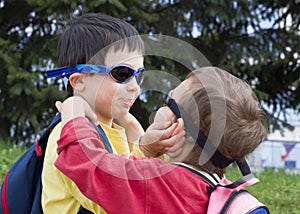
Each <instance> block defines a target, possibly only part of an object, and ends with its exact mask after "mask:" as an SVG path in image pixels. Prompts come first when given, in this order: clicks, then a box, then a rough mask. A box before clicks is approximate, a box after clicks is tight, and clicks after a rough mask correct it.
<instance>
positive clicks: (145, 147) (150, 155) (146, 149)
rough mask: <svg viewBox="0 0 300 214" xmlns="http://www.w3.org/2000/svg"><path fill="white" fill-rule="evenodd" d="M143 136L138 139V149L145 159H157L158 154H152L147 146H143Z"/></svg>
mask: <svg viewBox="0 0 300 214" xmlns="http://www.w3.org/2000/svg"><path fill="white" fill-rule="evenodd" d="M142 139H143V136H141V137H140V138H139V141H138V142H139V149H140V150H141V151H142V152H143V154H144V155H145V157H158V156H159V155H160V154H159V153H157V152H153V151H152V150H151V149H150V148H149V145H147V144H144V143H143V142H142Z"/></svg>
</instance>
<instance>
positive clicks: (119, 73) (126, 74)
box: [110, 67, 133, 83]
mask: <svg viewBox="0 0 300 214" xmlns="http://www.w3.org/2000/svg"><path fill="white" fill-rule="evenodd" d="M110 73H111V75H112V77H113V78H114V79H116V80H117V81H118V82H121V83H122V82H126V81H128V80H129V79H130V78H131V77H132V75H133V71H132V70H131V69H130V68H126V67H116V68H114V69H112V70H111V72H110Z"/></svg>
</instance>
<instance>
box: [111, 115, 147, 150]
mask: <svg viewBox="0 0 300 214" xmlns="http://www.w3.org/2000/svg"><path fill="white" fill-rule="evenodd" d="M117 122H118V124H119V125H120V126H122V127H123V128H125V131H126V136H127V140H128V142H129V143H134V142H136V141H137V140H138V139H139V138H140V137H141V136H142V135H144V133H145V131H144V129H143V127H142V126H141V124H140V123H139V121H138V120H137V119H136V118H135V117H134V116H133V115H132V114H131V113H129V112H128V114H127V115H126V117H124V118H118V119H117ZM130 146H131V145H130Z"/></svg>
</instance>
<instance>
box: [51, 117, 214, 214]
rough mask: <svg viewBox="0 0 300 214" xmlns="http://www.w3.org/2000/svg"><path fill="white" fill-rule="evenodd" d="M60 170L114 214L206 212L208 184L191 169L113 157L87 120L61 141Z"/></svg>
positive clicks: (67, 129) (74, 123)
mask: <svg viewBox="0 0 300 214" xmlns="http://www.w3.org/2000/svg"><path fill="white" fill-rule="evenodd" d="M57 143H58V153H59V156H58V158H57V160H56V162H55V166H56V167H57V168H58V169H59V170H60V171H61V172H62V173H63V174H65V175H66V176H67V177H69V178H70V179H71V180H72V181H73V182H74V183H75V184H76V185H77V186H78V188H79V189H80V191H81V192H82V193H83V194H84V195H85V196H87V197H88V198H89V199H91V200H92V201H94V202H95V203H97V204H99V205H100V206H101V207H102V208H104V209H105V210H106V211H107V212H108V213H166V212H168V213H178V212H179V213H195V212H197V213H205V212H206V208H207V202H208V191H207V189H208V185H207V184H206V183H205V182H203V181H202V180H201V179H200V178H199V177H197V176H196V175H194V174H193V173H191V172H189V171H187V170H186V169H183V168H180V167H177V166H174V165H172V164H169V163H165V162H163V161H161V160H159V159H155V158H135V157H131V158H130V159H128V158H126V157H123V156H119V155H114V154H110V153H108V152H107V151H106V150H104V147H103V145H102V143H101V141H100V140H99V137H98V133H97V132H96V130H95V129H94V128H93V126H92V125H91V124H90V122H89V121H88V120H87V119H86V118H83V117H78V118H75V119H74V120H71V121H69V122H68V123H67V124H66V125H65V126H64V127H63V129H62V133H61V137H60V139H59V140H58V142H57Z"/></svg>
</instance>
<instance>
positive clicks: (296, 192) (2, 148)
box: [0, 143, 300, 214]
mask: <svg viewBox="0 0 300 214" xmlns="http://www.w3.org/2000/svg"><path fill="white" fill-rule="evenodd" d="M24 151H25V149H21V148H18V147H17V146H10V145H7V144H3V143H0V154H1V155H0V163H1V167H0V182H1V183H2V181H3V178H4V175H5V173H6V172H7V171H8V169H9V168H10V166H11V165H12V163H13V162H15V160H17V159H18V157H19V156H20V155H21V154H23V153H24ZM254 174H255V175H256V176H257V177H258V179H259V180H260V183H258V184H255V185H254V186H251V187H248V188H247V189H248V190H249V191H250V192H251V193H252V194H253V195H255V196H256V197H257V198H258V199H259V200H260V201H261V202H263V203H264V204H265V205H267V206H268V207H269V209H270V212H271V213H272V214H296V213H297V214H298V213H299V210H300V182H299V181H300V175H299V174H298V175H297V174H286V173H285V172H284V171H283V170H275V169H265V170H263V171H262V172H259V173H254ZM226 176H227V178H229V179H231V180H234V179H237V178H239V177H240V176H241V174H240V173H239V171H238V169H237V168H236V167H229V169H228V171H227V173H226Z"/></svg>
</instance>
